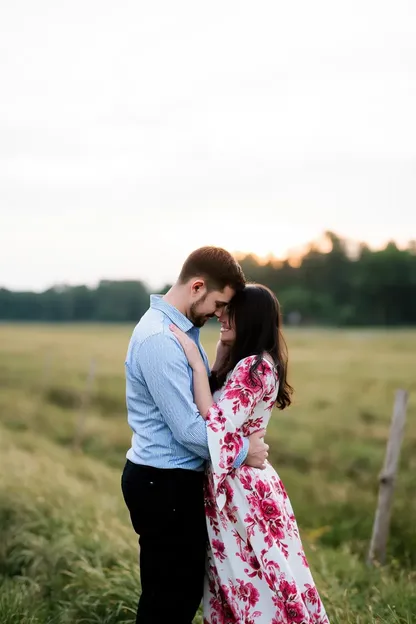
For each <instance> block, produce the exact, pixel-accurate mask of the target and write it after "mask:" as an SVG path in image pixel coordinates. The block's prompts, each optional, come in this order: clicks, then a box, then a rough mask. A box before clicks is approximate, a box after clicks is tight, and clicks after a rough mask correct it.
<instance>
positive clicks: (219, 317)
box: [215, 308, 224, 321]
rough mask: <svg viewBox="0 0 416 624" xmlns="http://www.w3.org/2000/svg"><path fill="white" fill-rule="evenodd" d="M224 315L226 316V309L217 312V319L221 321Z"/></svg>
mask: <svg viewBox="0 0 416 624" xmlns="http://www.w3.org/2000/svg"><path fill="white" fill-rule="evenodd" d="M223 314H224V308H220V309H219V310H217V311H216V312H215V316H216V317H217V319H218V320H219V321H220V320H221V317H222V316H223Z"/></svg>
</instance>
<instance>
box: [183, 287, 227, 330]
mask: <svg viewBox="0 0 416 624" xmlns="http://www.w3.org/2000/svg"><path fill="white" fill-rule="evenodd" d="M234 294H235V293H234V290H233V289H232V288H230V287H229V286H226V287H225V288H224V290H222V291H221V290H211V291H210V292H207V288H206V286H205V284H196V287H195V284H194V285H193V287H192V298H193V301H192V302H191V305H190V308H189V315H188V316H189V320H190V321H192V323H193V324H194V325H195V327H203V325H205V323H206V322H207V321H208V319H210V318H212V317H213V316H216V317H217V318H219V317H220V316H221V314H222V313H223V312H224V309H225V307H226V306H227V305H228V303H229V302H230V301H231V299H232V298H233V296H234Z"/></svg>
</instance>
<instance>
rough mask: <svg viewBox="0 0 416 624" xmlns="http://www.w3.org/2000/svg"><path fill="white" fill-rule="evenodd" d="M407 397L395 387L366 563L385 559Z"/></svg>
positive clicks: (381, 561)
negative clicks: (391, 415)
mask: <svg viewBox="0 0 416 624" xmlns="http://www.w3.org/2000/svg"><path fill="white" fill-rule="evenodd" d="M407 399H408V393H407V392H406V390H397V391H396V396H395V401H394V409H393V417H392V421H391V426H390V433H389V439H388V442H387V449H386V455H385V458H384V466H383V469H382V471H381V474H380V477H379V483H380V487H379V494H378V504H377V510H376V515H375V518H374V525H373V534H372V537H371V543H370V549H369V553H368V558H367V563H368V564H369V565H372V564H374V562H376V561H377V562H378V563H381V564H383V563H384V562H385V560H386V546H387V538H388V533H389V527H390V516H391V507H392V502H393V493H394V486H395V480H396V472H397V467H398V463H399V457H400V448H401V444H402V440H403V433H404V425H405V422H406V408H407Z"/></svg>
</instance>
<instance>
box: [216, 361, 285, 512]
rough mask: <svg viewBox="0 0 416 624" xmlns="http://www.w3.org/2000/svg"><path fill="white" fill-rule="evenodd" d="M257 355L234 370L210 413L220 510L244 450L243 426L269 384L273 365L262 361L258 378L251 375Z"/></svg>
mask: <svg viewBox="0 0 416 624" xmlns="http://www.w3.org/2000/svg"><path fill="white" fill-rule="evenodd" d="M254 359H255V356H250V357H248V358H244V359H243V360H241V361H240V362H239V363H238V364H237V366H236V367H235V368H234V370H233V372H232V373H231V375H230V377H229V379H228V381H227V383H226V385H225V387H224V389H223V390H222V392H221V395H220V397H219V399H218V401H217V402H216V403H214V404H213V405H212V406H211V408H210V409H209V411H208V414H207V433H208V446H209V451H210V457H211V464H212V476H213V481H214V494H215V497H216V500H217V505H218V508H219V510H220V511H221V510H222V508H223V507H224V504H225V501H226V492H225V479H226V477H227V475H229V474H230V473H231V472H232V470H233V464H234V461H235V459H236V457H237V455H238V454H239V453H240V451H241V447H242V437H241V427H242V426H243V424H244V422H245V421H246V420H247V419H248V418H249V417H250V416H251V415H252V413H253V410H254V408H255V406H256V405H257V404H258V403H259V402H260V401H261V400H262V399H263V397H265V395H266V394H267V392H268V388H269V386H270V383H269V377H270V375H271V374H273V371H272V366H271V364H269V363H268V362H267V361H266V360H262V361H261V363H260V364H259V367H258V369H257V379H256V380H254V382H253V380H252V379H251V378H250V367H251V365H252V364H253V362H254Z"/></svg>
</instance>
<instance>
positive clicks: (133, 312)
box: [0, 232, 416, 326]
mask: <svg viewBox="0 0 416 624" xmlns="http://www.w3.org/2000/svg"><path fill="white" fill-rule="evenodd" d="M321 242H322V241H321ZM324 242H325V245H326V248H325V249H323V248H322V245H321V244H317V243H312V244H310V245H309V246H308V249H307V250H306V252H305V253H304V254H303V255H302V256H301V257H300V258H296V259H295V258H293V257H292V258H288V259H286V260H284V261H278V260H276V259H273V258H272V259H270V260H269V261H268V262H266V263H264V262H260V261H259V260H258V259H257V258H256V257H254V256H252V255H248V256H244V257H242V258H240V263H241V265H242V267H243V270H244V272H245V274H246V277H247V279H248V280H249V281H255V282H260V283H262V284H266V285H267V286H268V287H269V288H271V290H273V291H274V292H275V293H276V295H277V297H278V299H279V301H280V304H281V306H282V311H283V315H284V318H285V321H286V322H289V323H296V324H297V323H301V324H302V323H303V324H323V325H334V326H371V325H376V326H400V325H403V326H406V325H414V324H416V243H415V242H414V241H412V242H410V243H409V244H408V246H407V248H406V249H399V248H398V247H397V245H396V244H395V243H394V242H390V243H388V244H387V245H386V246H385V248H384V249H381V250H371V249H370V248H369V247H367V246H366V245H364V244H358V245H355V249H353V250H352V249H351V245H350V243H349V241H347V240H345V239H342V238H340V237H339V236H337V235H336V234H334V233H332V232H327V233H326V234H325V236H324ZM168 288H169V286H165V287H164V288H163V289H161V290H160V292H161V293H164V292H166V291H167V289H168ZM149 295H150V292H149V289H148V287H147V286H146V284H145V283H144V282H142V281H108V280H104V281H101V282H100V283H99V284H98V286H97V287H95V288H89V287H87V286H59V287H58V286H56V287H53V288H49V289H48V290H45V291H44V292H41V293H35V292H15V291H11V290H8V289H5V288H0V320H3V321H27V322H29V321H41V322H88V321H90V322H93V321H95V322H135V321H137V320H138V319H139V318H140V317H141V316H142V314H144V312H145V311H146V309H147V308H148V305H149Z"/></svg>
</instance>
